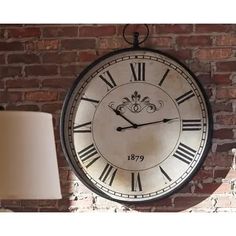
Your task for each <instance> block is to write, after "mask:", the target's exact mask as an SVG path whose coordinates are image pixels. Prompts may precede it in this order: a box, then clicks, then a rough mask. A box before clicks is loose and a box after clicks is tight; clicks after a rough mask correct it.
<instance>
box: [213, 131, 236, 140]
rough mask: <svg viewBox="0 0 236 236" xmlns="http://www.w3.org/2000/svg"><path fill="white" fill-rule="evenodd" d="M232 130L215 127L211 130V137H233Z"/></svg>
mask: <svg viewBox="0 0 236 236" xmlns="http://www.w3.org/2000/svg"><path fill="white" fill-rule="evenodd" d="M233 137H234V132H233V130H232V129H217V130H214V132H213V138H217V139H233Z"/></svg>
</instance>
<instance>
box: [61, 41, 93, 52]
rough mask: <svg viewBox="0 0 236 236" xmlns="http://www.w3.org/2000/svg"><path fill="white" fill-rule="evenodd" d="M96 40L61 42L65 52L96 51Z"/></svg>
mask: <svg viewBox="0 0 236 236" xmlns="http://www.w3.org/2000/svg"><path fill="white" fill-rule="evenodd" d="M95 42H96V41H95V39H65V40H62V41H61V48H62V49H63V50H73V49H94V48H95Z"/></svg>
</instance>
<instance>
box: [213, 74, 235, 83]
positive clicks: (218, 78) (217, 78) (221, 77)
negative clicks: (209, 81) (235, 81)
mask: <svg viewBox="0 0 236 236" xmlns="http://www.w3.org/2000/svg"><path fill="white" fill-rule="evenodd" d="M213 81H214V82H215V84H217V85H221V84H222V85H230V84H231V83H232V81H231V80H230V74H214V75H213Z"/></svg>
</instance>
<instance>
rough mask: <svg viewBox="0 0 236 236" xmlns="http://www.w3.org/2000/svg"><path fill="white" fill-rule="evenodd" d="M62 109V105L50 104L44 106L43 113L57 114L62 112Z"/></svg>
mask: <svg viewBox="0 0 236 236" xmlns="http://www.w3.org/2000/svg"><path fill="white" fill-rule="evenodd" d="M61 108H62V103H49V104H43V105H42V109H41V110H42V111H43V112H49V113H56V112H60V110H61Z"/></svg>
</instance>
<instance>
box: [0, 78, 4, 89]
mask: <svg viewBox="0 0 236 236" xmlns="http://www.w3.org/2000/svg"><path fill="white" fill-rule="evenodd" d="M4 86H5V81H3V80H0V89H2V88H4Z"/></svg>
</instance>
